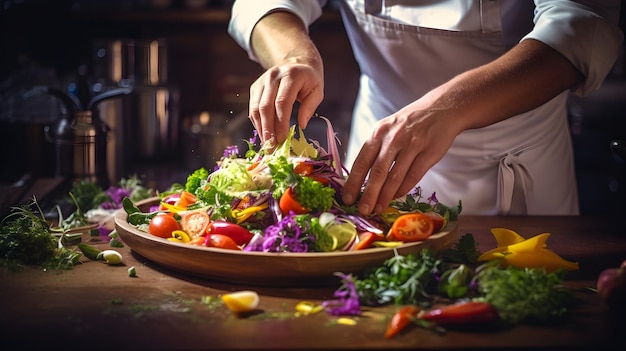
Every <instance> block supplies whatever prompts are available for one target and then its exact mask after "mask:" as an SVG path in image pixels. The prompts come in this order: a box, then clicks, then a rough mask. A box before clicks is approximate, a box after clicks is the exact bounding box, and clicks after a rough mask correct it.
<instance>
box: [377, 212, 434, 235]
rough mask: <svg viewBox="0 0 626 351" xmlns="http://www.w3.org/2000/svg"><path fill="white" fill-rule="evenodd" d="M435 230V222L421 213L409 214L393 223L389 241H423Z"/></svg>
mask: <svg viewBox="0 0 626 351" xmlns="http://www.w3.org/2000/svg"><path fill="white" fill-rule="evenodd" d="M434 229H435V225H434V223H433V220H432V219H430V217H428V216H427V215H425V214H423V213H421V212H413V213H407V214H403V215H401V216H399V217H398V218H397V219H396V220H395V221H394V222H393V224H392V225H391V229H390V230H389V233H388V234H387V239H389V240H400V241H405V242H409V241H422V240H425V239H426V238H428V237H429V236H431V235H432V234H433V232H434Z"/></svg>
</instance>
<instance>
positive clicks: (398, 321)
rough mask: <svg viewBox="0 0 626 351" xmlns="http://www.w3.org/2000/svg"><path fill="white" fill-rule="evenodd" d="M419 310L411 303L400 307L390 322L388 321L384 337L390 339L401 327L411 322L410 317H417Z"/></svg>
mask: <svg viewBox="0 0 626 351" xmlns="http://www.w3.org/2000/svg"><path fill="white" fill-rule="evenodd" d="M419 311H420V308H419V307H417V306H413V305H410V306H404V307H402V308H400V310H398V312H396V313H395V314H394V315H393V317H392V318H391V322H389V325H388V326H387V331H385V338H387V339H390V338H391V337H393V336H394V335H396V334H398V333H399V332H400V331H401V330H402V329H404V328H406V326H407V325H409V324H410V323H411V321H412V319H414V318H416V317H417V314H418V313H419Z"/></svg>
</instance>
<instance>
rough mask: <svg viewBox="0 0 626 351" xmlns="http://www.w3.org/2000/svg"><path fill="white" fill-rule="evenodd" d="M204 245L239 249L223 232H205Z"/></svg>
mask: <svg viewBox="0 0 626 351" xmlns="http://www.w3.org/2000/svg"><path fill="white" fill-rule="evenodd" d="M204 246H208V247H216V248H219V249H227V250H241V248H240V247H239V246H237V243H235V241H234V240H233V239H231V238H230V237H229V236H226V235H223V234H207V236H206V239H205V241H204Z"/></svg>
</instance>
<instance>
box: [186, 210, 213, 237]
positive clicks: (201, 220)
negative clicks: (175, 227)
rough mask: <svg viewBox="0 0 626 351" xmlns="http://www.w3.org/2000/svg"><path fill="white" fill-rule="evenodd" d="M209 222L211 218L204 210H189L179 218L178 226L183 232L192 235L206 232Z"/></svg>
mask: <svg viewBox="0 0 626 351" xmlns="http://www.w3.org/2000/svg"><path fill="white" fill-rule="evenodd" d="M209 222H211V218H210V217H209V214H208V213H206V212H205V211H202V210H198V211H190V212H187V213H185V214H184V215H182V217H181V219H180V226H181V228H182V229H183V230H184V231H185V233H187V234H188V235H189V236H191V237H194V236H199V235H204V234H206V230H207V227H208V226H209Z"/></svg>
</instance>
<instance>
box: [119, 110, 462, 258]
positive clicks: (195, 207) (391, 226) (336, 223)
mask: <svg viewBox="0 0 626 351" xmlns="http://www.w3.org/2000/svg"><path fill="white" fill-rule="evenodd" d="M318 117H319V118H321V119H323V120H324V121H325V122H326V124H327V139H328V146H327V148H326V149H324V148H323V147H322V146H321V145H320V144H319V142H317V141H314V140H307V139H306V137H305V136H304V132H303V131H302V129H300V128H298V129H297V130H296V126H292V127H291V129H290V133H289V135H288V137H287V139H286V140H285V142H283V143H282V144H280V145H278V146H276V147H275V148H271V147H270V146H269V145H268V144H264V145H259V144H258V141H257V139H258V138H257V134H256V132H255V134H254V136H253V137H252V138H251V139H250V140H248V141H247V145H248V150H246V151H245V153H244V154H243V155H240V154H239V150H238V147H236V146H233V147H228V148H227V149H226V150H225V151H224V155H223V157H222V158H221V159H220V161H219V162H218V163H217V165H216V166H215V168H214V169H213V170H212V171H208V170H207V169H206V168H199V169H197V170H195V171H193V172H192V173H191V174H190V175H189V176H188V177H187V179H186V182H185V184H173V185H172V186H171V187H170V188H169V189H168V190H167V191H164V192H161V193H159V194H158V196H159V203H158V205H157V206H153V207H152V208H151V209H150V211H149V212H147V213H143V212H141V211H140V210H139V209H138V207H137V206H136V205H135V204H134V203H133V202H132V201H131V200H130V199H125V200H124V204H123V207H124V210H125V211H126V212H127V214H128V222H129V223H130V224H132V225H133V226H135V227H136V228H138V229H139V230H142V231H145V232H148V233H150V234H152V235H155V236H159V237H162V238H164V239H165V240H170V241H173V242H179V243H187V244H189V245H200V246H208V247H216V248H223V249H232V250H243V251H258V252H295V253H307V252H332V251H350V250H363V249H368V248H371V247H396V246H399V245H402V244H403V243H406V242H416V241H423V240H426V239H427V238H428V237H430V236H431V235H432V234H435V233H438V232H440V231H443V230H444V229H445V227H446V225H447V224H448V222H449V221H455V220H456V217H457V216H458V214H459V213H460V212H461V209H462V207H461V202H460V201H459V203H458V205H457V206H455V207H449V206H446V205H444V204H442V203H440V202H439V201H438V200H437V198H436V195H435V194H434V193H433V194H432V195H430V196H429V197H427V198H425V199H424V198H423V196H422V193H421V189H420V188H419V187H416V188H415V189H414V190H413V191H412V192H410V193H409V194H407V195H406V196H405V197H403V198H399V199H396V200H394V201H392V203H391V204H390V206H389V207H388V208H387V209H385V210H384V211H382V212H381V213H376V214H371V215H368V216H362V215H360V214H359V213H358V212H357V210H356V205H357V204H358V200H357V202H356V203H355V204H353V205H350V206H347V205H345V204H343V203H342V201H341V191H342V188H343V184H344V182H345V179H346V177H347V175H348V171H347V170H346V168H345V167H344V165H343V164H342V163H341V157H340V155H339V148H338V141H337V139H336V136H335V132H334V130H333V127H332V124H331V122H330V121H329V120H328V119H327V118H325V117H322V116H318Z"/></svg>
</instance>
